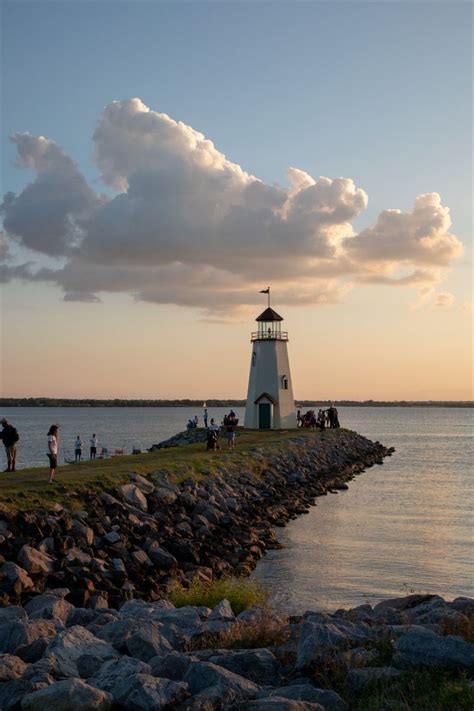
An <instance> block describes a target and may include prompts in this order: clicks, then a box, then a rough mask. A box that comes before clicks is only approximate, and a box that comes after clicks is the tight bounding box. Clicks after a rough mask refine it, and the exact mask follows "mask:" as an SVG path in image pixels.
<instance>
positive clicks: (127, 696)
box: [114, 674, 188, 711]
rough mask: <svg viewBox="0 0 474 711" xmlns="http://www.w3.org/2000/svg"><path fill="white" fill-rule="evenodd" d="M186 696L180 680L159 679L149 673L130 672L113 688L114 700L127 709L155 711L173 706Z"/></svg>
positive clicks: (183, 685) (185, 685)
mask: <svg viewBox="0 0 474 711" xmlns="http://www.w3.org/2000/svg"><path fill="white" fill-rule="evenodd" d="M187 696H188V685H187V684H184V683H183V682H182V681H179V682H176V681H171V680H170V679H160V678H159V677H155V676H150V675H149V674H132V675H131V676H129V677H126V678H124V679H122V681H121V682H119V683H118V684H117V686H116V687H115V689H114V700H115V701H116V702H117V703H118V704H119V705H120V707H121V708H123V709H127V711H156V710H157V709H165V708H172V707H175V706H176V705H177V704H178V703H179V702H180V701H183V700H184V699H185V698H186V697H187Z"/></svg>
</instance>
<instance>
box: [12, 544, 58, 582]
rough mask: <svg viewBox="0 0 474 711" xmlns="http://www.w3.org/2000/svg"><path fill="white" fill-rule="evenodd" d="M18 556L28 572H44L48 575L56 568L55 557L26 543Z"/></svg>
mask: <svg viewBox="0 0 474 711" xmlns="http://www.w3.org/2000/svg"><path fill="white" fill-rule="evenodd" d="M17 558H18V562H19V563H20V565H21V566H22V567H23V568H24V569H25V570H26V571H27V572H28V573H44V574H45V575H48V573H51V572H52V571H53V570H54V566H55V560H54V558H52V557H51V556H50V555H48V554H47V553H43V552H42V551H39V550H37V549H36V548H32V547H31V546H28V545H26V544H25V545H24V546H23V547H22V548H20V551H19V553H18V557H17Z"/></svg>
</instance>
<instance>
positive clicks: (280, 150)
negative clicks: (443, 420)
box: [0, 0, 472, 400]
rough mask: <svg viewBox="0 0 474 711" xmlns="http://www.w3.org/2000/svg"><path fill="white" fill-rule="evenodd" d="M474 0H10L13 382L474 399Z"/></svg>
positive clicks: (8, 387) (4, 258) (118, 390)
mask: <svg viewBox="0 0 474 711" xmlns="http://www.w3.org/2000/svg"><path fill="white" fill-rule="evenodd" d="M471 13H472V6H471V4H470V3H468V2H456V1H454V2H433V3H432V2H424V1H422V0H420V1H416V0H413V1H412V2H378V3H374V2H352V1H351V2H349V1H347V2H308V3H307V2H298V3H294V2H255V3H252V2H232V1H230V2H225V1H222V2H218V3H216V2H210V3H207V2H199V1H197V2H189V3H188V2H180V1H179V0H178V2H169V3H167V2H140V1H139V2H116V1H115V0H102V1H101V2H76V1H74V0H73V1H71V2H62V3H59V2H42V1H41V0H39V1H36V2H23V1H22V0H15V2H9V1H8V0H7V1H5V0H4V2H3V3H2V34H3V37H2V52H3V56H2V66H3V71H2V85H3V86H2V146H3V151H2V196H3V205H2V215H1V217H2V219H3V233H2V237H1V241H0V262H1V263H0V282H2V286H1V321H2V323H1V326H2V347H1V350H2V353H1V355H2V378H1V380H2V382H1V391H2V395H4V396H18V397H24V396H59V397H60V396H63V397H98V398H107V397H111V398H112V397H122V398H127V397H130V398H132V397H133V398H140V397H142V398H168V397H170V398H179V397H181V398H187V397H196V398H203V399H206V398H211V397H236V398H242V397H245V394H246V387H247V378H248V368H249V361H250V352H251V351H250V342H249V340H250V332H251V331H252V330H254V319H255V317H256V316H258V314H259V313H260V312H261V311H262V310H263V309H264V308H265V306H266V297H265V296H264V295H262V294H259V293H258V292H259V291H260V290H261V289H263V288H265V287H266V286H268V285H271V290H272V306H274V308H275V309H276V310H277V311H278V312H279V313H281V314H282V316H283V317H284V319H285V321H284V327H285V330H288V331H289V336H290V343H289V353H290V363H291V369H292V378H293V385H294V392H295V395H296V397H297V398H299V399H312V398H314V399H327V398H331V399H342V398H351V399H369V398H372V399H381V400H384V399H385V400H388V399H390V400H392V399H395V400H400V399H413V400H417V399H420V400H426V399H470V398H471V397H472V340H471V337H472V272H471V269H472V186H471V145H472V138H471V121H472V110H471V61H472V58H471V54H472V40H471V32H472V23H471Z"/></svg>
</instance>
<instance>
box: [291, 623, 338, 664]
mask: <svg viewBox="0 0 474 711" xmlns="http://www.w3.org/2000/svg"><path fill="white" fill-rule="evenodd" d="M348 647H349V639H348V638H347V637H346V635H345V634H344V633H343V632H341V631H340V630H339V629H338V627H336V626H335V625H333V624H321V623H319V622H303V624H302V625H301V633H300V638H299V642H298V650H297V659H296V668H297V669H305V668H306V667H308V666H311V664H313V663H314V662H317V661H321V660H322V659H324V658H325V657H326V656H327V655H328V650H334V649H335V648H336V649H343V648H348ZM331 653H332V652H331Z"/></svg>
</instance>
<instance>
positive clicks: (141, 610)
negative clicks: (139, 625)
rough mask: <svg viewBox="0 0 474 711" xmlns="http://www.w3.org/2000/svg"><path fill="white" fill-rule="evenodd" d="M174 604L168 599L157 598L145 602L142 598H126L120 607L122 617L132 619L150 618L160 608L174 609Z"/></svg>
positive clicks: (152, 617)
mask: <svg viewBox="0 0 474 711" xmlns="http://www.w3.org/2000/svg"><path fill="white" fill-rule="evenodd" d="M174 609H175V606H174V605H173V603H171V602H170V601H169V600H158V601H157V602H145V601H144V600H128V601H127V602H124V604H123V605H122V607H121V608H120V614H121V615H122V616H123V617H132V618H134V619H143V620H148V619H149V620H152V619H154V616H155V614H156V613H158V614H159V612H160V611H161V610H174Z"/></svg>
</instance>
